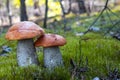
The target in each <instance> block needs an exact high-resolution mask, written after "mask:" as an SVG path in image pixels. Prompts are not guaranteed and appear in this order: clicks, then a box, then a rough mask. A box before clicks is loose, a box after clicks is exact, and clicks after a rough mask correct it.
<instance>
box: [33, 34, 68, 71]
mask: <svg viewBox="0 0 120 80" xmlns="http://www.w3.org/2000/svg"><path fill="white" fill-rule="evenodd" d="M65 44H66V40H65V39H64V38H63V37H62V36H60V35H56V34H44V36H41V37H39V38H38V39H37V40H36V41H35V43H34V45H35V46H36V47H38V46H42V47H43V53H44V54H43V55H44V66H45V67H46V68H49V69H52V68H54V67H57V66H63V65H64V64H63V59H62V55H61V52H60V49H59V47H58V46H63V45H65Z"/></svg>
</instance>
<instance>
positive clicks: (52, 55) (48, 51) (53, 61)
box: [43, 46, 64, 68]
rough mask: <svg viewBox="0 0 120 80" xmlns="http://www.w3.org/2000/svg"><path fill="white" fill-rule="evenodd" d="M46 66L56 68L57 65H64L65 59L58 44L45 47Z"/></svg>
mask: <svg viewBox="0 0 120 80" xmlns="http://www.w3.org/2000/svg"><path fill="white" fill-rule="evenodd" d="M43 53H44V54H43V55H44V66H45V67H46V68H54V67H56V66H63V65H64V64H63V59H62V55H61V52H60V49H59V47H58V46H54V47H44V48H43Z"/></svg>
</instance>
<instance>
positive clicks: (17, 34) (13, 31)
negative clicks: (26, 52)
mask: <svg viewBox="0 0 120 80" xmlns="http://www.w3.org/2000/svg"><path fill="white" fill-rule="evenodd" d="M43 34H44V30H43V29H42V28H41V27H39V26H38V25H37V24H35V23H33V22H30V21H23V22H19V23H16V24H14V25H13V26H11V27H10V28H9V30H8V32H7V33H6V35H5V38H6V39H8V40H21V39H29V38H33V37H36V36H41V35H43Z"/></svg>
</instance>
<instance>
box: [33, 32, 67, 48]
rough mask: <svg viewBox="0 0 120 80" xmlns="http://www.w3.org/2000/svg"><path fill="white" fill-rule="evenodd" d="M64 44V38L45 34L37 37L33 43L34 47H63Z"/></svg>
mask: <svg viewBox="0 0 120 80" xmlns="http://www.w3.org/2000/svg"><path fill="white" fill-rule="evenodd" d="M65 44H66V40H65V38H63V37H62V36H60V35H56V34H45V35H44V36H41V37H39V38H38V39H37V41H35V46H36V47H38V46H43V47H50V46H63V45H65Z"/></svg>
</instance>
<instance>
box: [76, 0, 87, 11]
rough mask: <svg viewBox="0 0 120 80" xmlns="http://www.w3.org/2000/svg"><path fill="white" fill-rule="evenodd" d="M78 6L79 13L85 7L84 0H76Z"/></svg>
mask: <svg viewBox="0 0 120 80" xmlns="http://www.w3.org/2000/svg"><path fill="white" fill-rule="evenodd" d="M77 3H78V7H79V13H85V12H86V8H85V2H84V0H77Z"/></svg>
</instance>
